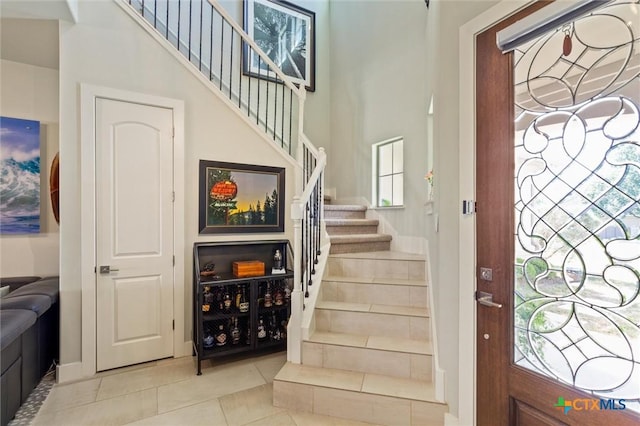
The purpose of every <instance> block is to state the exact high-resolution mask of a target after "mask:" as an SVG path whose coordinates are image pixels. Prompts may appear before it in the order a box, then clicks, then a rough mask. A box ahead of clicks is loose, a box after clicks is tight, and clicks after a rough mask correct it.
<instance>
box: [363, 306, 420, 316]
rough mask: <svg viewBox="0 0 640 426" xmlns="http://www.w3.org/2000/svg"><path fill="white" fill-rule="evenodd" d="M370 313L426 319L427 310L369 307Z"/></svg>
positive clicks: (403, 307)
mask: <svg viewBox="0 0 640 426" xmlns="http://www.w3.org/2000/svg"><path fill="white" fill-rule="evenodd" d="M371 312H376V313H379V314H392V315H407V316H412V317H428V316H429V312H428V311H427V308H412V307H410V306H392V305H371Z"/></svg>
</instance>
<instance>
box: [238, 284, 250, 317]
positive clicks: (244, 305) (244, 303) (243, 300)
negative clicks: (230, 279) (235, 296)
mask: <svg viewBox="0 0 640 426" xmlns="http://www.w3.org/2000/svg"><path fill="white" fill-rule="evenodd" d="M239 309H240V312H249V301H248V300H247V293H246V286H242V295H241V296H240V308H239Z"/></svg>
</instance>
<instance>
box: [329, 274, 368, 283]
mask: <svg viewBox="0 0 640 426" xmlns="http://www.w3.org/2000/svg"><path fill="white" fill-rule="evenodd" d="M374 280H375V278H373V277H344V276H341V275H328V276H327V277H326V278H324V280H323V281H329V282H335V283H344V282H348V283H371V282H374Z"/></svg>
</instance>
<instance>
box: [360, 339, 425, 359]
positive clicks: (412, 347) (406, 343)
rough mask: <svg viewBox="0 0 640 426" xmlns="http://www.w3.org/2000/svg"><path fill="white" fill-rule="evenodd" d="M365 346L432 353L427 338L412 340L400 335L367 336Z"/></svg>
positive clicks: (416, 352)
mask: <svg viewBox="0 0 640 426" xmlns="http://www.w3.org/2000/svg"><path fill="white" fill-rule="evenodd" d="M367 347H368V348H373V349H383V350H386V351H398V352H409V353H414V354H425V355H426V354H429V355H430V354H432V353H433V348H432V345H431V342H430V341H428V340H412V339H404V338H400V337H386V336H369V340H367Z"/></svg>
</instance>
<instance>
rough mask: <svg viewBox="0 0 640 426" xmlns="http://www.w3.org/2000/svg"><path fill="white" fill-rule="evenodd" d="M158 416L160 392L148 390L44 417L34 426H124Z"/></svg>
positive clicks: (43, 414)
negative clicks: (158, 394)
mask: <svg viewBox="0 0 640 426" xmlns="http://www.w3.org/2000/svg"><path fill="white" fill-rule="evenodd" d="M157 413H158V405H157V392H156V389H147V390H144V391H140V392H134V393H130V394H127V395H123V396H119V397H116V398H111V399H105V400H103V401H98V402H93V403H91V404H86V405H82V406H79V407H73V408H69V409H66V410H62V411H51V412H47V413H40V414H38V416H37V417H36V419H35V421H34V423H33V424H34V425H43V426H54V425H64V426H71V425H74V426H75V425H82V426H89V425H99V426H109V425H123V424H127V423H131V422H133V421H136V420H139V419H143V418H145V417H151V416H155V415H156V414H157Z"/></svg>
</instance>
